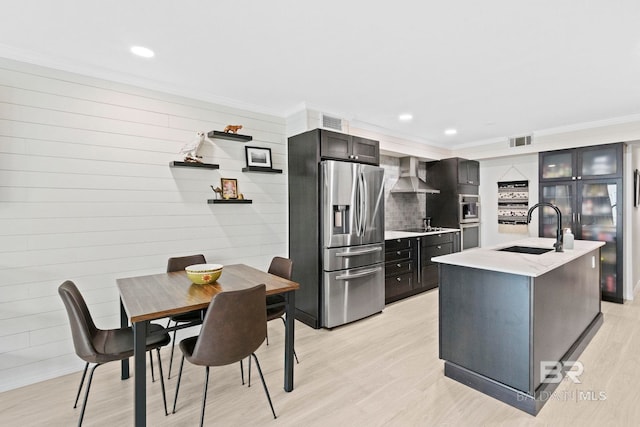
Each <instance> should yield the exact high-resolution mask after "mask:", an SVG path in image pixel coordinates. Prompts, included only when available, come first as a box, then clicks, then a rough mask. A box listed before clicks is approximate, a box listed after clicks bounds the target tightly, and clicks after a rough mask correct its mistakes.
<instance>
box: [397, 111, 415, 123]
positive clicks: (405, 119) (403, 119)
mask: <svg viewBox="0 0 640 427" xmlns="http://www.w3.org/2000/svg"><path fill="white" fill-rule="evenodd" d="M411 119H413V114H409V113H403V114H400V115H399V116H398V120H400V121H401V122H409V121H411Z"/></svg>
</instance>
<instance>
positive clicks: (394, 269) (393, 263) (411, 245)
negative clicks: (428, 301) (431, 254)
mask: <svg viewBox="0 0 640 427" xmlns="http://www.w3.org/2000/svg"><path fill="white" fill-rule="evenodd" d="M417 245H418V239H416V238H411V239H410V238H407V239H393V240H385V256H384V261H385V264H384V272H385V280H384V302H385V304H388V303H390V302H393V301H397V300H399V299H401V298H405V297H406V296H408V295H412V294H413V291H414V288H415V286H416V284H417V277H418V275H417V268H418V260H417V257H416V254H417V248H418V246H417Z"/></svg>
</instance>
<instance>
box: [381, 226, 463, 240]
mask: <svg viewBox="0 0 640 427" xmlns="http://www.w3.org/2000/svg"><path fill="white" fill-rule="evenodd" d="M456 231H460V229H459V228H443V229H442V230H440V231H425V232H419V233H415V232H412V231H395V230H385V232H384V240H393V239H406V238H408V237H420V236H429V235H432V234H442V233H454V232H456Z"/></svg>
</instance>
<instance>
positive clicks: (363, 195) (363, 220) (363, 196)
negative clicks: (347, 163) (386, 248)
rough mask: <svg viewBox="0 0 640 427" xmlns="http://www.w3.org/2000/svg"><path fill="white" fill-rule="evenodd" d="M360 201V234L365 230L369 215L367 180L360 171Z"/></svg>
mask: <svg viewBox="0 0 640 427" xmlns="http://www.w3.org/2000/svg"><path fill="white" fill-rule="evenodd" d="M359 178H360V203H361V204H362V209H361V210H360V227H361V228H360V235H363V234H364V232H365V231H366V230H367V218H368V216H369V209H368V206H367V182H366V180H365V179H364V173H363V172H362V171H360V177H359Z"/></svg>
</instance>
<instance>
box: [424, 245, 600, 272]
mask: <svg viewBox="0 0 640 427" xmlns="http://www.w3.org/2000/svg"><path fill="white" fill-rule="evenodd" d="M554 242H555V239H549V238H540V237H531V238H528V239H522V240H516V241H512V242H508V243H502V244H500V245H495V246H491V247H487V248H474V249H468V250H466V251H462V252H457V253H453V254H449V255H442V256H438V257H433V258H431V261H433V262H437V263H442V264H450V265H457V266H461V267H471V268H479V269H482V270H492V271H498V272H502V273H510V274H518V275H522V276H529V277H538V276H541V275H543V274H545V273H547V272H549V271H551V270H554V269H556V268H558V267H560V266H561V265H564V264H566V263H568V262H570V261H572V260H574V259H576V258H579V257H581V256H583V255H585V254H587V253H589V252H591V251H593V250H594V249H597V248H599V247H601V246H604V244H605V242H600V241H590V240H576V241H575V242H574V249H566V250H565V251H564V252H555V251H550V252H547V253H544V254H542V255H530V254H522V253H514V252H498V251H497V250H498V249H501V248H506V247H509V246H516V245H519V246H532V247H540V248H552V247H553V243H554Z"/></svg>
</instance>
